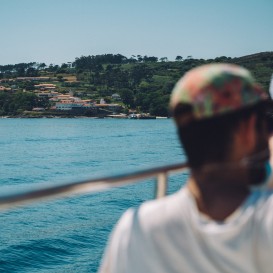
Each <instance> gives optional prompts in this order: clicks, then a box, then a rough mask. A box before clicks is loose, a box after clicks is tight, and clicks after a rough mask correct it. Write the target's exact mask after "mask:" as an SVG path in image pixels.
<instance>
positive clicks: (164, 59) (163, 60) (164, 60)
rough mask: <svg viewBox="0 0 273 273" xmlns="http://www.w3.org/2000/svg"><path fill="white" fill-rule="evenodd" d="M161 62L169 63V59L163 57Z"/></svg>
mask: <svg viewBox="0 0 273 273" xmlns="http://www.w3.org/2000/svg"><path fill="white" fill-rule="evenodd" d="M159 60H160V61H161V62H167V61H168V58H167V57H162V58H160V59H159Z"/></svg>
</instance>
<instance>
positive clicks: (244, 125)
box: [238, 114, 257, 150]
mask: <svg viewBox="0 0 273 273" xmlns="http://www.w3.org/2000/svg"><path fill="white" fill-rule="evenodd" d="M256 122H257V117H256V115H255V114H252V115H251V116H250V117H249V118H248V119H246V120H244V121H242V122H240V124H239V128H238V141H240V142H241V145H243V146H244V147H245V148H250V149H251V150H252V149H253V148H254V147H255V146H256V143H257V139H256V138H257V132H256Z"/></svg>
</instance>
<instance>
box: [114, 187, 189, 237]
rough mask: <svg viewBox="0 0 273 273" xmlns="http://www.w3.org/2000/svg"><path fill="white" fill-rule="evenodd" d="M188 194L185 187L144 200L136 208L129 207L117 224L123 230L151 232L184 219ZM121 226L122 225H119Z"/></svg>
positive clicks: (176, 223) (174, 224) (179, 222)
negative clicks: (159, 197)
mask: <svg viewBox="0 0 273 273" xmlns="http://www.w3.org/2000/svg"><path fill="white" fill-rule="evenodd" d="M188 199H189V196H188V192H187V190H186V189H185V188H183V189H181V190H179V191H178V192H177V193H175V194H172V195H169V196H166V197H164V198H161V199H157V200H151V201H146V202H144V203H143V204H142V205H141V206H140V207H139V208H137V209H129V210H127V211H126V212H125V213H124V215H123V216H122V218H121V220H120V223H119V226H120V228H122V229H124V230H126V229H127V230H128V229H133V230H135V231H138V232H141V233H142V232H148V233H150V232H153V231H155V230H158V229H166V228H167V227H170V226H176V225H178V224H181V222H184V221H185V218H186V214H187V213H188V211H189V210H188V206H189V202H188V201H189V200H188ZM121 226H122V227H121Z"/></svg>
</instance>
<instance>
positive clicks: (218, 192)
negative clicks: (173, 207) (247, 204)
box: [188, 173, 249, 221]
mask: <svg viewBox="0 0 273 273" xmlns="http://www.w3.org/2000/svg"><path fill="white" fill-rule="evenodd" d="M229 176H231V175H230V174H227V175H226V176H224V175H223V173H218V174H217V173H216V174H215V173H214V174H213V175H212V176H211V175H209V176H206V175H203V176H202V175H201V174H199V175H193V176H192V177H191V179H190V180H189V183H188V188H189V190H190V192H191V193H192V195H193V196H194V198H195V201H196V204H197V207H198V209H199V211H200V212H202V213H203V214H206V215H207V216H209V217H210V218H212V219H214V220H217V221H223V220H225V219H226V218H227V217H228V216H230V215H231V214H232V213H233V212H234V211H235V210H236V209H237V208H238V207H239V206H240V205H241V204H242V203H243V202H244V201H245V199H246V198H247V196H248V195H249V189H248V187H247V186H246V185H245V184H242V181H238V180H240V178H238V177H233V179H232V177H229ZM241 178H242V177H241Z"/></svg>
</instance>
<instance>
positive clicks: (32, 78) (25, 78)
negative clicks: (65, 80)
mask: <svg viewBox="0 0 273 273" xmlns="http://www.w3.org/2000/svg"><path fill="white" fill-rule="evenodd" d="M16 80H17V81H21V82H24V81H31V82H33V81H40V82H44V81H50V80H51V79H50V77H17V78H16Z"/></svg>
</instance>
